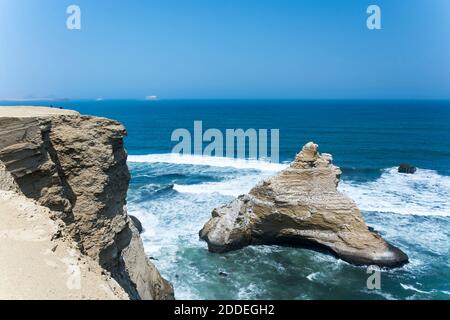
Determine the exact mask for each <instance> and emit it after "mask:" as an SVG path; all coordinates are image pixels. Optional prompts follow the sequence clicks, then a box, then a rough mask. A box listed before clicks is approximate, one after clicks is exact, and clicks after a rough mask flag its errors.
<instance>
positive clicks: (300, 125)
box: [2, 100, 450, 299]
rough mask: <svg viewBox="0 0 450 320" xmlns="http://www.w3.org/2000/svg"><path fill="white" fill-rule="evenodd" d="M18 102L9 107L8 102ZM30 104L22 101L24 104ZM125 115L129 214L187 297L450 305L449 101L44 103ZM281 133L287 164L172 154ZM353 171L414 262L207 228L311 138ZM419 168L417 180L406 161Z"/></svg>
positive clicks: (371, 217) (355, 192) (367, 204)
mask: <svg viewBox="0 0 450 320" xmlns="http://www.w3.org/2000/svg"><path fill="white" fill-rule="evenodd" d="M2 104H5V105H7V104H8V105H11V103H2ZM20 104H23V103H20ZM34 104H38V105H50V104H53V105H57V106H62V107H64V108H70V109H75V110H78V111H80V112H81V113H83V114H91V115H97V116H104V117H109V118H113V119H117V120H119V121H121V122H122V123H124V124H125V126H126V127H127V130H128V138H127V139H126V147H127V149H128V153H129V155H130V156H129V166H130V169H131V172H132V176H133V178H132V181H131V187H130V191H129V195H128V211H129V213H130V214H133V215H135V216H137V217H138V218H139V219H140V220H141V221H142V222H143V225H144V227H145V232H144V234H143V239H144V242H145V248H146V252H147V254H148V256H149V257H150V258H151V259H152V260H153V262H154V263H155V264H156V265H157V267H158V268H159V270H160V271H161V273H162V274H163V275H164V276H165V277H166V278H167V279H168V280H170V281H171V282H172V283H173V285H174V288H175V295H176V298H178V299H450V251H449V247H450V246H449V245H450V102H449V101H284V100H280V101H276V100H271V101H257V100H255V101H248V100H243V101H238V100H224V101H208V100H201V101H194V100H184V101H106V100H105V101H64V102H45V103H44V102H42V103H34ZM195 120H202V121H203V127H204V129H205V130H206V129H208V128H218V129H221V130H223V132H225V129H237V128H242V129H248V128H255V129H279V130H280V158H281V162H282V163H281V164H271V163H268V162H267V161H264V160H259V161H254V160H252V161H244V160H230V159H225V158H199V157H187V158H180V157H174V156H171V155H170V154H169V153H170V152H171V150H172V148H173V146H174V145H175V142H172V141H171V134H172V131H173V130H174V129H177V128H186V129H188V130H190V131H193V124H194V121H195ZM309 141H314V142H316V143H317V144H319V145H320V150H321V152H326V153H331V154H333V156H334V162H335V164H336V165H338V166H340V167H341V168H342V170H343V176H342V181H341V184H340V186H339V189H340V190H341V191H342V192H343V193H345V194H347V195H348V196H349V197H351V198H352V199H353V200H355V201H356V203H357V204H358V206H359V207H360V209H361V210H362V211H363V214H364V217H365V219H366V221H367V223H368V224H369V225H370V226H372V227H374V228H375V229H376V230H378V231H379V232H381V234H382V235H383V236H384V237H385V239H387V240H388V241H390V242H392V243H393V244H395V245H396V246H398V247H400V248H401V249H402V250H403V251H405V252H406V253H407V254H408V255H409V257H410V263H409V264H408V265H406V266H404V267H402V268H398V269H393V270H383V271H382V275H381V290H369V289H367V286H366V280H367V277H368V274H367V272H366V268H364V267H356V266H352V265H349V264H347V263H346V262H343V261H340V260H337V259H335V258H333V257H331V256H328V255H324V254H321V253H317V252H313V251H309V250H306V249H300V248H290V247H278V246H259V247H248V248H245V249H243V250H240V251H236V252H232V253H227V254H222V255H219V254H212V253H209V252H208V251H207V247H206V244H205V243H204V242H202V241H200V240H199V238H198V231H199V230H200V229H201V228H202V226H203V224H204V223H205V222H206V221H207V220H208V219H209V218H210V213H211V210H212V209H213V208H214V207H217V206H220V205H223V204H225V203H227V202H229V201H230V200H232V199H233V197H235V196H237V195H239V194H242V193H246V192H248V191H249V190H250V188H251V187H252V186H253V185H255V184H256V183H257V182H258V181H260V180H261V179H263V178H264V177H268V176H270V175H274V174H276V172H277V171H278V170H280V169H282V168H283V167H284V166H286V163H288V162H289V161H292V160H293V159H294V157H295V155H296V153H298V152H299V151H300V149H301V147H302V146H303V145H304V144H305V143H307V142H309ZM400 163H410V164H412V165H415V166H417V167H418V171H417V173H416V174H414V175H405V174H399V173H398V172H397V170H396V169H397V166H398V165H399V164H400Z"/></svg>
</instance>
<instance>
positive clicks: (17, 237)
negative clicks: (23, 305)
mask: <svg viewBox="0 0 450 320" xmlns="http://www.w3.org/2000/svg"><path fill="white" fill-rule="evenodd" d="M51 214H52V213H51V212H50V210H49V209H47V208H44V207H42V206H39V205H37V204H36V203H35V202H34V201H32V200H30V199H27V198H25V197H23V196H20V195H18V194H16V193H14V192H7V191H0V299H52V300H53V299H127V298H128V296H127V294H126V293H125V292H124V291H123V289H122V288H121V287H120V286H119V285H118V284H117V283H116V282H115V281H114V280H113V279H111V278H110V277H109V276H108V275H106V274H103V275H102V269H101V268H100V266H99V265H98V264H97V263H96V262H94V261H93V260H91V259H90V258H87V257H85V256H80V254H79V251H78V250H77V249H76V247H75V245H74V243H73V242H72V241H70V240H67V239H64V238H59V239H57V240H52V238H53V237H54V235H55V234H57V233H58V229H59V228H58V224H57V222H55V221H53V220H52V219H50V216H51Z"/></svg>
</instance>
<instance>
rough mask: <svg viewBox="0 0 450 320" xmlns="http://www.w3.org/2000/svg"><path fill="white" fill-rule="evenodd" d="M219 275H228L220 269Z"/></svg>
mask: <svg viewBox="0 0 450 320" xmlns="http://www.w3.org/2000/svg"><path fill="white" fill-rule="evenodd" d="M219 276H222V277H228V273H226V272H223V271H220V272H219Z"/></svg>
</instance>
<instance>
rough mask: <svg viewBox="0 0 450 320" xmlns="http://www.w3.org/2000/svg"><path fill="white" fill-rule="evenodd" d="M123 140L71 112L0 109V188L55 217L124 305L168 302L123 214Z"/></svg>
mask: <svg viewBox="0 0 450 320" xmlns="http://www.w3.org/2000/svg"><path fill="white" fill-rule="evenodd" d="M125 135H126V131H125V128H124V127H123V126H122V125H121V124H120V123H118V122H116V121H112V120H109V119H104V118H97V117H89V116H82V115H79V114H78V113H76V112H72V111H63V110H61V111H55V109H48V108H34V107H33V108H18V107H14V108H12V107H11V108H0V188H2V189H3V190H6V189H8V190H18V191H19V192H21V193H23V194H24V195H25V196H27V197H29V198H32V199H35V200H37V201H38V202H39V203H40V204H41V205H44V206H46V207H48V208H49V209H51V210H52V211H55V212H58V217H57V218H58V219H61V220H62V221H63V222H64V224H65V228H64V229H63V230H62V232H64V233H67V234H69V235H70V236H71V237H72V238H73V239H74V240H75V241H76V242H77V243H78V246H79V249H80V250H81V252H82V253H84V254H86V255H88V256H89V257H91V258H93V259H95V260H96V261H98V262H99V263H100V265H101V266H102V267H103V268H104V269H106V270H107V271H109V272H110V273H111V275H112V276H113V277H114V278H115V279H116V281H117V282H118V283H119V284H120V285H121V286H122V287H123V288H124V289H125V290H126V292H127V293H128V294H129V295H130V297H131V298H132V299H172V298H173V289H172V287H171V285H170V284H169V283H168V282H167V281H166V280H164V279H163V278H162V277H161V276H160V275H159V273H158V271H157V270H156V268H155V267H154V266H153V265H152V264H151V263H150V261H149V260H148V259H147V257H146V256H145V253H144V248H143V244H142V240H141V238H140V236H139V232H138V230H137V229H136V227H135V226H134V224H133V222H132V221H131V220H130V218H129V217H128V215H127V213H126V209H125V205H126V193H127V190H128V183H129V180H130V174H129V171H128V167H127V164H126V159H127V154H126V151H125V149H124V146H123V137H124V136H125Z"/></svg>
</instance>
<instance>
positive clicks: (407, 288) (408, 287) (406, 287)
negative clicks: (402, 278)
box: [400, 283, 430, 294]
mask: <svg viewBox="0 0 450 320" xmlns="http://www.w3.org/2000/svg"><path fill="white" fill-rule="evenodd" d="M400 285H401V286H402V288H403V289H405V290H410V291H415V292H418V293H425V294H430V292H427V291H422V290H419V289H417V288H414V287H413V286H410V285H407V284H403V283H400Z"/></svg>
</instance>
